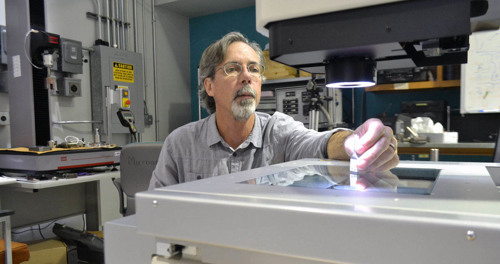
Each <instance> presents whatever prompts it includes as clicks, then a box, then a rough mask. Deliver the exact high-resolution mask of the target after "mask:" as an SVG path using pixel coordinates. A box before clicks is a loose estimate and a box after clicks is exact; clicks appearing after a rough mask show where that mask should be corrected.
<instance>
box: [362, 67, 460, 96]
mask: <svg viewBox="0 0 500 264" xmlns="http://www.w3.org/2000/svg"><path fill="white" fill-rule="evenodd" d="M436 75H437V76H436V80H435V81H424V82H408V83H389V84H379V85H375V86H372V87H368V88H366V89H365V91H367V92H398V91H408V90H422V89H438V88H454V87H460V80H443V66H437V70H436Z"/></svg>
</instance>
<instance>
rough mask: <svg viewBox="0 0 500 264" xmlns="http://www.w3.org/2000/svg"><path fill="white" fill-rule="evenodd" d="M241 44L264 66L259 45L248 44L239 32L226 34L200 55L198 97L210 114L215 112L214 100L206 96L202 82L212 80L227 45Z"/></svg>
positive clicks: (224, 55)
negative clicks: (255, 55) (245, 45)
mask: <svg viewBox="0 0 500 264" xmlns="http://www.w3.org/2000/svg"><path fill="white" fill-rule="evenodd" d="M238 41H239V42H243V43H245V44H247V45H248V46H250V47H251V48H252V49H253V50H254V51H255V52H256V53H257V55H258V56H259V60H260V62H259V63H260V64H262V65H264V55H263V54H262V49H261V48H260V46H259V44H257V43H255V42H250V41H249V40H248V39H247V38H246V37H245V36H243V35H242V34H241V33H239V32H230V33H227V34H226V35H225V36H224V37H222V38H221V39H219V40H217V41H216V42H214V43H212V44H211V45H210V46H208V48H207V49H206V50H205V51H204V52H203V54H202V55H201V60H200V68H199V73H198V82H199V85H198V96H199V98H200V101H201V105H202V106H203V107H204V108H205V109H206V110H207V111H208V113H210V114H212V113H214V112H215V110H216V109H215V100H214V98H213V97H212V96H210V95H208V94H207V91H206V90H205V84H204V81H205V79H206V78H211V79H213V78H214V77H215V70H216V68H217V65H219V64H220V63H222V62H223V61H224V58H225V57H226V53H227V49H228V47H229V45H231V44H232V43H234V42H238Z"/></svg>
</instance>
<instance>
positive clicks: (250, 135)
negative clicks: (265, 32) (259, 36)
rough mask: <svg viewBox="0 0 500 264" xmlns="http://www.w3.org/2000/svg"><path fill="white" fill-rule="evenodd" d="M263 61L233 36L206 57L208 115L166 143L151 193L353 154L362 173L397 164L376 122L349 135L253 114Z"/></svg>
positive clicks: (388, 133) (387, 134) (203, 88)
mask: <svg viewBox="0 0 500 264" xmlns="http://www.w3.org/2000/svg"><path fill="white" fill-rule="evenodd" d="M263 61H264V60H263V57H262V51H261V49H260V47H259V46H258V44H256V43H250V42H249V41H248V39H246V38H245V37H244V36H243V35H241V34H240V33H237V32H231V33H228V34H227V35H226V36H224V37H223V38H222V39H220V40H218V41H216V42H215V43H213V44H212V45H210V46H209V47H208V48H207V49H206V50H205V51H204V53H203V55H202V58H201V61H200V69H199V71H200V86H199V94H200V98H201V99H202V101H203V106H204V107H205V108H206V109H207V110H208V112H209V113H210V114H211V115H210V116H208V117H207V118H205V119H202V120H199V121H196V122H192V123H190V124H187V125H185V126H182V127H180V128H178V129H176V130H175V131H173V132H172V133H171V134H170V135H169V136H168V137H167V138H166V140H165V143H164V145H163V149H162V151H161V153H160V157H159V160H158V164H157V166H156V169H155V170H154V172H153V176H152V178H151V182H150V186H149V188H150V189H153V188H156V187H161V186H166V185H171V184H176V183H182V182H188V181H193V180H198V179H202V178H208V177H213V176H218V175H223V174H228V173H233V172H238V171H242V170H248V169H251V168H257V167H262V166H267V165H271V164H276V163H280V162H285V161H290V160H296V159H302V158H329V159H339V160H348V159H349V158H350V156H351V155H352V153H353V151H354V148H355V150H356V153H357V154H358V156H359V158H358V169H360V170H372V171H384V170H388V169H391V168H393V167H395V166H396V165H397V164H398V162H399V158H398V156H397V153H396V144H397V142H396V139H395V138H394V137H393V132H392V130H391V129H390V128H389V127H385V126H384V125H383V124H382V123H381V122H380V121H379V120H377V119H370V120H368V121H366V122H365V123H364V124H363V125H361V126H360V127H359V128H358V129H356V131H354V132H352V131H350V130H343V129H336V130H332V131H326V132H317V131H314V130H309V129H307V128H305V127H304V125H303V124H302V123H300V122H297V121H294V120H293V118H291V117H289V116H287V115H285V114H282V113H279V112H276V113H275V114H274V115H273V116H270V115H268V114H264V113H258V112H255V109H256V107H257V105H258V104H259V101H260V92H261V84H262V74H263V71H264V67H263V66H262V63H263ZM354 134H355V135H356V137H357V138H358V139H357V140H355V136H354ZM354 141H356V142H354Z"/></svg>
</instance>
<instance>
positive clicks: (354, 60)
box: [325, 57, 376, 88]
mask: <svg viewBox="0 0 500 264" xmlns="http://www.w3.org/2000/svg"><path fill="white" fill-rule="evenodd" d="M375 66H376V63H375V61H374V60H372V59H371V58H366V57H347V58H333V59H330V60H328V61H326V66H325V71H326V83H327V84H326V87H328V88H365V87H369V86H373V85H375V84H376V68H375Z"/></svg>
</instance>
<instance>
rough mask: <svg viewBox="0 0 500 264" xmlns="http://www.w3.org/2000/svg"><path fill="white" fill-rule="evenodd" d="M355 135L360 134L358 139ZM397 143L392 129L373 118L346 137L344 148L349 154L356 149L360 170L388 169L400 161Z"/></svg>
mask: <svg viewBox="0 0 500 264" xmlns="http://www.w3.org/2000/svg"><path fill="white" fill-rule="evenodd" d="M355 135H357V136H358V138H357V139H356V140H355ZM354 141H355V142H354ZM397 144H398V142H397V140H396V139H395V138H394V136H393V132H392V129H391V128H390V127H387V126H384V124H382V122H381V121H380V120H378V119H375V118H372V119H369V120H367V121H366V122H365V123H363V124H362V125H361V126H359V127H358V128H357V129H356V130H355V131H354V133H353V134H351V135H350V136H348V137H347V138H346V139H345V141H344V148H345V152H346V153H347V154H348V155H349V156H352V153H353V152H354V150H356V153H357V154H358V165H357V167H358V169H359V170H367V171H386V170H390V169H392V168H394V167H396V165H398V163H399V156H398V153H397V149H398V145H397Z"/></svg>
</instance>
